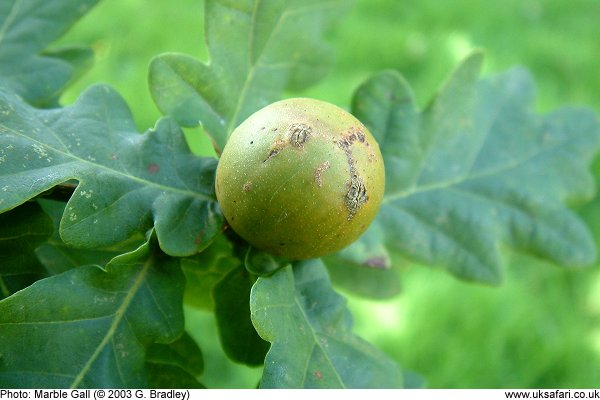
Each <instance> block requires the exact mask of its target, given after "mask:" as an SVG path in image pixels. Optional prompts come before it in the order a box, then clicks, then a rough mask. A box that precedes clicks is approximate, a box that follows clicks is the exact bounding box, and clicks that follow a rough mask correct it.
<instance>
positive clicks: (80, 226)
mask: <svg viewBox="0 0 600 400" xmlns="http://www.w3.org/2000/svg"><path fill="white" fill-rule="evenodd" d="M0 110H1V111H0V112H2V125H1V126H0V132H2V145H3V149H4V150H3V151H4V152H5V155H4V174H3V177H2V181H1V182H2V187H3V188H5V190H4V192H5V195H4V196H3V197H2V199H1V201H0V210H9V209H11V208H12V207H15V206H16V205H19V204H20V203H22V202H23V201H26V200H28V199H31V198H33V197H35V196H37V195H39V194H40V193H42V192H44V191H46V190H48V189H51V188H52V187H54V186H56V185H59V184H61V183H63V182H66V181H68V180H71V179H76V180H78V181H79V185H78V186H77V189H76V190H75V193H74V195H73V197H72V198H71V199H70V200H69V202H68V204H67V207H66V212H65V214H64V215H63V218H62V220H61V226H60V234H61V237H62V239H63V240H64V241H65V242H66V243H67V244H69V245H73V246H86V247H101V246H108V245H113V244H115V243H119V242H121V241H123V240H126V239H128V238H129V237H131V236H132V235H133V234H135V233H138V232H144V231H145V230H147V229H148V228H149V227H151V226H152V223H154V225H155V227H156V232H157V235H158V240H159V242H160V243H161V247H162V249H163V250H164V251H165V252H166V253H168V254H171V255H177V256H185V255H191V254H194V253H195V252H197V251H198V250H201V249H203V248H205V247H207V246H208V244H210V242H211V240H212V239H213V238H214V236H215V235H216V234H217V232H218V231H219V230H220V224H221V223H222V217H221V215H220V212H219V210H218V208H217V206H216V201H215V200H214V189H213V182H214V176H213V175H214V169H215V167H216V162H215V161H214V160H213V159H210V158H198V157H194V156H192V155H191V154H190V153H189V150H188V147H187V145H186V143H185V140H184V138H183V134H182V133H181V130H180V128H179V127H178V126H177V125H176V124H175V123H174V122H173V121H171V120H169V119H162V120H160V121H159V122H158V123H157V125H156V127H155V128H154V130H151V131H150V132H148V133H147V134H145V135H139V134H138V133H137V132H136V130H135V126H134V123H133V120H132V118H131V115H130V113H129V109H128V108H127V106H126V105H125V104H124V103H123V101H122V99H121V98H120V96H119V95H118V94H116V93H115V92H114V91H113V90H112V89H110V88H109V87H107V86H94V87H92V88H90V89H89V90H88V91H86V92H85V93H84V94H82V96H81V98H80V99H79V100H78V102H77V103H75V104H74V105H72V106H69V107H65V108H59V109H52V110H38V109H35V108H33V107H31V106H29V105H27V104H26V103H24V102H22V101H21V100H20V99H19V98H17V97H16V96H15V95H14V94H11V93H4V94H2V95H0ZM188 215H194V216H198V220H195V219H192V218H189V217H188ZM115 225H118V226H119V227H120V229H118V230H115V229H114V227H115Z"/></svg>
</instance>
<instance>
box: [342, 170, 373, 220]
mask: <svg viewBox="0 0 600 400" xmlns="http://www.w3.org/2000/svg"><path fill="white" fill-rule="evenodd" d="M368 200H369V196H367V188H366V187H365V184H364V182H363V180H362V178H361V177H360V176H358V174H353V175H352V178H351V179H350V184H349V187H348V192H347V193H346V198H345V199H344V204H345V205H346V208H347V209H348V213H349V214H348V220H351V219H352V218H353V217H354V215H355V214H356V213H357V212H358V210H359V209H360V208H361V207H362V206H363V204H365V203H366V202H367V201H368Z"/></svg>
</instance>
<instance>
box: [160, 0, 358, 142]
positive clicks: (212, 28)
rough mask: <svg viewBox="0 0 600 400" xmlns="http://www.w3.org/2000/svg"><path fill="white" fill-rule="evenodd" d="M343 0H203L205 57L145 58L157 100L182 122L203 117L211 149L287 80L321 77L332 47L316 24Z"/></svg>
mask: <svg viewBox="0 0 600 400" xmlns="http://www.w3.org/2000/svg"><path fill="white" fill-rule="evenodd" d="M349 4H350V0H326V1H321V0H277V1H260V0H227V1H224V0H206V2H205V21H206V22H205V26H206V42H207V45H208V50H209V54H210V63H209V64H206V63H203V62H201V61H198V60H195V59H194V58H192V57H189V56H186V55H182V54H164V55H161V56H159V57H157V58H155V59H154V60H153V61H152V63H151V66H150V78H149V79H150V88H151V91H152V95H153V97H154V100H155V102H156V104H157V105H158V107H159V108H160V109H161V111H162V112H163V113H165V114H169V115H172V116H174V117H175V119H176V120H177V121H178V122H179V123H180V124H182V125H187V126H196V125H198V124H199V123H201V124H203V126H204V128H205V129H206V131H207V132H208V133H209V135H210V136H211V138H212V139H213V141H214V143H215V146H216V148H217V150H219V151H220V150H222V149H223V146H224V145H225V143H226V141H227V138H228V137H229V134H230V133H231V132H232V131H233V129H234V128H235V127H236V126H237V125H238V124H239V123H240V122H241V121H243V120H244V119H245V118H247V117H248V116H249V115H250V114H252V113H253V112H254V111H256V110H258V109H259V108H261V107H263V106H266V105H267V104H269V103H272V102H273V101H275V100H278V99H280V97H281V96H282V95H283V91H284V89H286V88H290V87H293V88H300V87H305V86H307V85H309V84H311V83H313V82H315V81H316V80H318V79H320V78H322V77H323V75H324V74H325V73H326V72H327V70H328V67H329V65H330V63H331V60H332V50H331V48H330V47H329V46H327V45H325V44H324V43H323V40H322V36H323V32H324V31H325V30H326V29H327V27H329V26H330V25H331V24H332V23H333V22H334V21H335V20H336V19H337V18H339V17H340V14H341V13H342V12H343V11H344V10H345V9H346V8H347V7H348V6H349Z"/></svg>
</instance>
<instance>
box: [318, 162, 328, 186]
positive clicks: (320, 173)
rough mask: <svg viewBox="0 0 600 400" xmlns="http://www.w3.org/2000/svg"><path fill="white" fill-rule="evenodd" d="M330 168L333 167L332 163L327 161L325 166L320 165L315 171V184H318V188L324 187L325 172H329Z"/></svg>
mask: <svg viewBox="0 0 600 400" xmlns="http://www.w3.org/2000/svg"><path fill="white" fill-rule="evenodd" d="M330 166H331V163H330V162H329V160H327V161H325V162H324V163H323V164H321V165H319V166H318V167H317V169H316V170H315V183H316V184H317V186H318V187H322V186H323V177H322V175H323V172H325V171H327V170H328V169H329V167H330Z"/></svg>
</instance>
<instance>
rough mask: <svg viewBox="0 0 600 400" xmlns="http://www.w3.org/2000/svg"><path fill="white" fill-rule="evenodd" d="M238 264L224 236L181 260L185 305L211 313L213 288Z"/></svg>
mask: <svg viewBox="0 0 600 400" xmlns="http://www.w3.org/2000/svg"><path fill="white" fill-rule="evenodd" d="M240 263H241V261H240V260H239V259H237V258H236V257H235V256H234V255H233V246H232V244H231V243H230V242H229V241H228V240H227V239H226V238H225V236H224V235H219V236H217V238H216V239H215V241H214V242H213V244H212V245H211V246H210V247H208V248H207V249H205V250H204V251H202V252H201V253H198V254H196V255H195V256H193V257H188V258H184V259H182V260H181V268H182V269H183V273H184V274H185V278H186V285H185V297H184V299H185V303H186V304H187V305H190V306H192V307H196V308H201V309H205V310H210V311H212V310H213V308H214V300H213V296H212V291H213V287H214V286H215V285H216V284H217V283H218V282H219V281H221V280H222V279H223V278H224V277H225V276H226V275H227V274H228V273H229V271H231V270H232V269H234V268H235V267H237V266H238V265H240Z"/></svg>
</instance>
